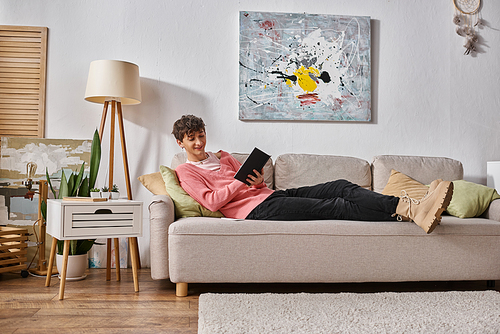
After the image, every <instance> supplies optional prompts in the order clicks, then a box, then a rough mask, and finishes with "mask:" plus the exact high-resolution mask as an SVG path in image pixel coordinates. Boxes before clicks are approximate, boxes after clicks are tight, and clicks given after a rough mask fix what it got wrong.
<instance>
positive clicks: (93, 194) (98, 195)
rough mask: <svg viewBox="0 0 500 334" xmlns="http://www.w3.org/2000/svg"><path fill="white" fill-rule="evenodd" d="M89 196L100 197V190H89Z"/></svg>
mask: <svg viewBox="0 0 500 334" xmlns="http://www.w3.org/2000/svg"><path fill="white" fill-rule="evenodd" d="M90 197H92V198H96V197H97V198H99V197H101V192H100V191H91V192H90Z"/></svg>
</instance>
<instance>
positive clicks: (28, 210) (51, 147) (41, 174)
mask: <svg viewBox="0 0 500 334" xmlns="http://www.w3.org/2000/svg"><path fill="white" fill-rule="evenodd" d="M0 142H1V144H0V224H4V225H5V224H14V223H15V224H18V225H31V224H33V222H34V221H36V219H37V218H38V193H36V194H35V195H34V196H27V195H26V194H27V193H28V189H27V188H26V186H24V185H23V182H24V181H26V180H27V179H28V174H30V178H31V179H32V180H33V181H36V180H41V179H44V180H45V179H46V176H45V171H46V170H47V171H48V173H49V176H50V178H51V179H53V181H52V182H53V186H54V187H55V188H56V189H59V181H58V180H59V179H60V178H61V170H62V169H65V173H66V174H67V173H68V172H69V171H70V170H72V171H76V170H78V169H79V168H80V167H81V166H82V163H84V162H85V166H88V165H89V162H90V149H91V145H92V141H91V140H75V139H42V138H22V137H1V138H0ZM87 170H88V168H87ZM33 189H34V190H38V185H34V186H33Z"/></svg>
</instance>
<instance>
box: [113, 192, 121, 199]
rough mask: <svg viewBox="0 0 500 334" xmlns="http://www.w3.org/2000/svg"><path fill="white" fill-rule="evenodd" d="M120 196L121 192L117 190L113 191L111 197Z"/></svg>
mask: <svg viewBox="0 0 500 334" xmlns="http://www.w3.org/2000/svg"><path fill="white" fill-rule="evenodd" d="M118 198H120V193H119V192H116V191H112V192H111V199H118Z"/></svg>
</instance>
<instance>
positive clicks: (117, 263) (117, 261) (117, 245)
mask: <svg viewBox="0 0 500 334" xmlns="http://www.w3.org/2000/svg"><path fill="white" fill-rule="evenodd" d="M115 268H116V269H115V270H116V281H117V282H119V281H120V239H118V238H115Z"/></svg>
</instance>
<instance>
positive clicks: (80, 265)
mask: <svg viewBox="0 0 500 334" xmlns="http://www.w3.org/2000/svg"><path fill="white" fill-rule="evenodd" d="M94 243H95V240H91V239H88V240H71V241H70V242H69V256H68V267H67V269H66V279H67V280H72V281H78V280H81V279H84V278H85V277H87V275H85V269H87V266H88V263H89V257H88V251H89V250H90V249H91V248H92V246H93V245H94ZM63 249H64V240H58V241H57V254H56V266H57V270H58V271H59V273H60V272H62V261H63Z"/></svg>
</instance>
